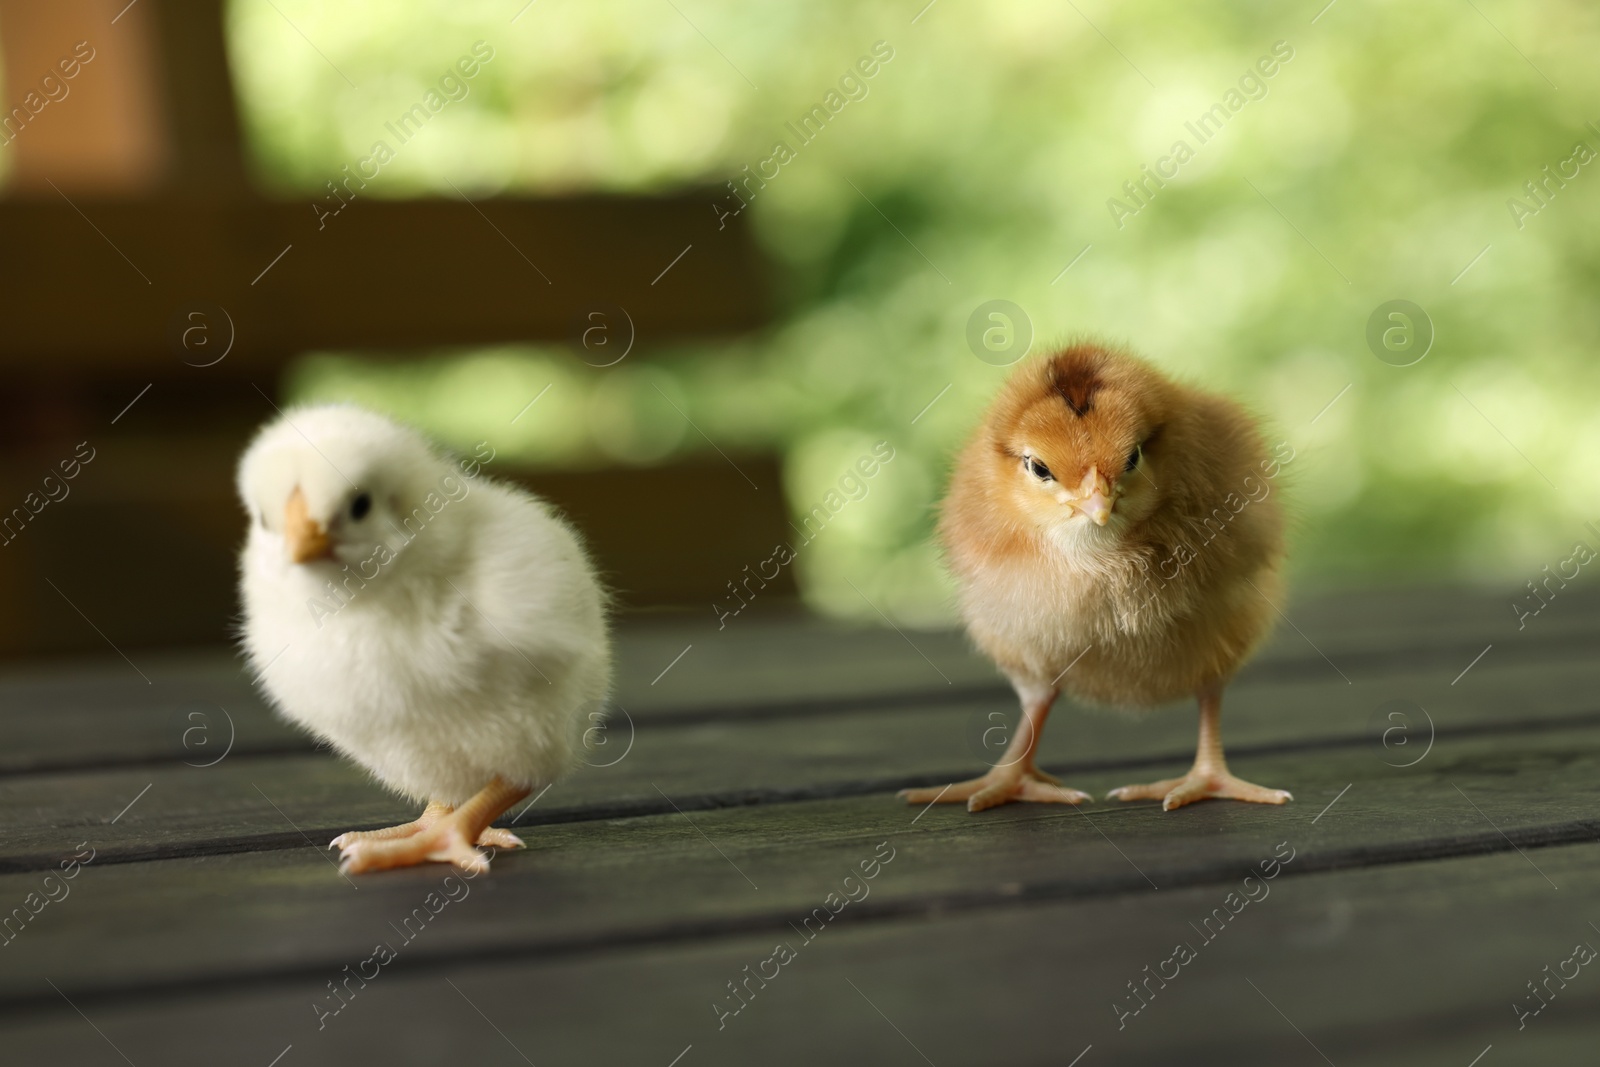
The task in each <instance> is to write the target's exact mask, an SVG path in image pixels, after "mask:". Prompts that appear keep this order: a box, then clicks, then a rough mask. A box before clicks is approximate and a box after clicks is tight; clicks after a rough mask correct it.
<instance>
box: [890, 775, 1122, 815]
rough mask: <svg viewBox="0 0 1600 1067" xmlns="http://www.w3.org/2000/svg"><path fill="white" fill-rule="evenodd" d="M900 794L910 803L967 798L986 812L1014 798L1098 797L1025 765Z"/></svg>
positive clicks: (1060, 800)
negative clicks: (986, 809) (1063, 783)
mask: <svg viewBox="0 0 1600 1067" xmlns="http://www.w3.org/2000/svg"><path fill="white" fill-rule="evenodd" d="M899 795H900V796H902V797H904V798H905V800H906V803H907V804H932V803H934V802H935V801H938V802H942V803H946V804H949V803H954V802H956V801H959V800H965V801H966V802H967V810H968V811H983V810H984V809H985V808H992V807H996V806H997V805H1000V804H1009V803H1011V802H1012V801H1025V802H1029V803H1035V804H1081V803H1083V802H1084V801H1085V800H1093V799H1094V798H1093V797H1091V796H1090V795H1089V794H1088V793H1085V792H1082V791H1080V790H1077V789H1070V788H1068V787H1066V786H1064V785H1062V784H1061V783H1060V781H1059V780H1057V779H1056V778H1054V777H1052V776H1051V775H1048V774H1046V773H1044V772H1043V771H1041V770H1039V769H1038V768H1037V767H1033V766H1021V765H1011V766H1006V767H996V768H994V769H993V770H991V771H990V772H989V773H988V774H985V775H984V776H983V777H982V778H971V779H968V780H967V781H965V782H953V783H951V784H950V785H947V786H940V787H937V788H934V787H929V788H927V789H902V790H900V794H899Z"/></svg>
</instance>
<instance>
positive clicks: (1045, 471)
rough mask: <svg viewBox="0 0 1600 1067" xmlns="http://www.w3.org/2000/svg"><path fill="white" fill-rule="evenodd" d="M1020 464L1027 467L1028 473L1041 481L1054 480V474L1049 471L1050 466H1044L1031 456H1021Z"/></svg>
mask: <svg viewBox="0 0 1600 1067" xmlns="http://www.w3.org/2000/svg"><path fill="white" fill-rule="evenodd" d="M1022 465H1023V466H1024V467H1026V468H1027V470H1028V473H1029V474H1031V475H1033V476H1034V477H1035V478H1037V479H1039V480H1040V481H1041V482H1050V481H1054V480H1055V475H1053V474H1051V473H1050V468H1049V467H1046V466H1045V465H1044V464H1043V463H1040V462H1039V461H1038V460H1036V459H1034V458H1033V457H1032V456H1023V457H1022Z"/></svg>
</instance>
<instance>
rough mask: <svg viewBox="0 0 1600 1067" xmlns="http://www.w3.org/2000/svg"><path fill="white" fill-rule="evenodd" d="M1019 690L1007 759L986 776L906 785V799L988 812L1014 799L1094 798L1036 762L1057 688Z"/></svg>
mask: <svg viewBox="0 0 1600 1067" xmlns="http://www.w3.org/2000/svg"><path fill="white" fill-rule="evenodd" d="M1016 689H1017V695H1018V696H1019V697H1021V698H1022V721H1021V722H1020V723H1018V730H1017V733H1016V736H1014V737H1013V738H1012V739H1011V743H1010V744H1009V745H1007V746H1006V754H1005V758H1004V759H1002V760H1001V761H1000V762H999V763H997V764H996V765H995V766H994V767H992V768H991V769H990V770H989V772H988V773H987V774H985V775H983V776H982V777H981V778H971V779H968V780H967V781H965V782H952V783H951V784H949V785H947V786H943V787H941V788H928V789H902V790H901V791H900V795H901V796H902V797H904V798H905V799H906V803H908V804H932V803H933V802H935V801H942V802H945V803H952V802H955V801H958V800H965V801H966V802H967V810H968V811H982V810H984V809H985V808H992V807H994V806H996V805H997V804H1006V803H1010V802H1011V801H1013V800H1024V801H1032V802H1035V803H1041V804H1080V803H1082V802H1083V801H1085V800H1090V799H1092V798H1091V797H1090V796H1089V794H1088V793H1082V792H1079V791H1078V790H1076V789H1069V788H1067V787H1066V786H1064V785H1062V784H1061V782H1060V781H1059V780H1058V779H1056V778H1055V777H1053V776H1052V775H1048V774H1046V773H1044V772H1043V771H1041V770H1040V769H1039V768H1038V767H1037V766H1035V765H1034V752H1035V751H1036V750H1037V749H1038V747H1039V735H1040V734H1042V733H1043V732H1044V721H1045V719H1046V717H1048V716H1049V714H1050V705H1051V704H1053V703H1055V699H1056V692H1057V690H1056V689H1055V688H1054V687H1053V686H1028V685H1023V684H1017V685H1016Z"/></svg>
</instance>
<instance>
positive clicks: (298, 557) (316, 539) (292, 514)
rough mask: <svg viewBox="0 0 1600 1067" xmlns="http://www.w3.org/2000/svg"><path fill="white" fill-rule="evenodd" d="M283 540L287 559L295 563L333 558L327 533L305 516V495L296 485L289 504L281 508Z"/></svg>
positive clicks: (313, 520) (331, 544) (320, 525)
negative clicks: (287, 552)
mask: <svg viewBox="0 0 1600 1067" xmlns="http://www.w3.org/2000/svg"><path fill="white" fill-rule="evenodd" d="M283 540H284V544H285V545H287V546H288V549H289V558H290V559H291V560H293V561H294V562H296V563H306V562H308V561H310V560H313V559H329V558H332V556H333V543H332V542H331V541H329V540H328V531H327V530H325V529H323V528H322V524H321V523H319V522H317V521H316V520H315V519H313V518H312V517H311V516H310V515H309V514H307V511H306V495H305V493H303V492H301V491H300V487H299V486H298V485H297V486H295V487H294V492H292V493H290V494H289V502H288V503H287V504H285V505H284V508H283Z"/></svg>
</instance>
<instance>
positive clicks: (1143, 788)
mask: <svg viewBox="0 0 1600 1067" xmlns="http://www.w3.org/2000/svg"><path fill="white" fill-rule="evenodd" d="M1106 798H1107V799H1108V800H1159V801H1161V810H1162V811H1171V810H1173V809H1174V808H1181V807H1183V806H1184V805H1185V804H1193V803H1194V802H1195V801H1197V800H1206V799H1209V798H1214V799H1217V800H1244V801H1248V802H1250V803H1252V804H1283V803H1286V802H1288V801H1291V800H1293V799H1294V796H1293V794H1291V793H1290V792H1289V791H1288V790H1286V789H1268V788H1266V787H1265V786H1260V785H1256V784H1255V783H1253V782H1247V781H1245V780H1244V779H1243V778H1235V777H1234V776H1233V775H1232V774H1229V773H1228V772H1227V771H1220V772H1216V771H1213V772H1201V771H1190V772H1189V773H1188V774H1186V775H1184V776H1183V777H1182V778H1167V779H1164V780H1162V781H1159V782H1151V783H1150V784H1149V785H1125V786H1121V787H1119V788H1117V789H1113V790H1112V791H1111V792H1109V793H1107V794H1106Z"/></svg>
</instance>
